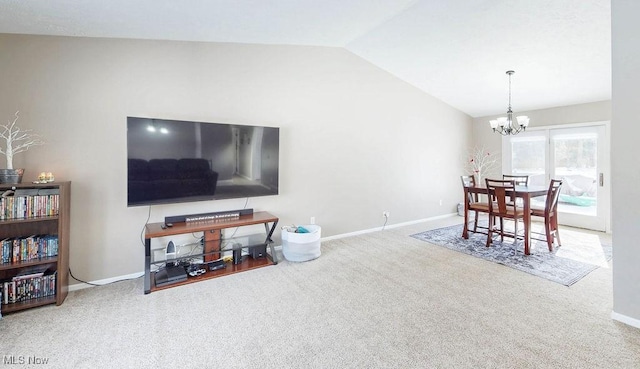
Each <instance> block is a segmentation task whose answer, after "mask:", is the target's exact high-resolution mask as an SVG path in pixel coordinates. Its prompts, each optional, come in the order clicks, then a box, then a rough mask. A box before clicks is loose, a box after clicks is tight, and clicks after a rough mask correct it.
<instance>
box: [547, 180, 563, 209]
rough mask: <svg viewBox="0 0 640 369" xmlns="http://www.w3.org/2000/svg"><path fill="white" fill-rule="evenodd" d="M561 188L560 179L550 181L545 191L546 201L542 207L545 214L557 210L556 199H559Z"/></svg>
mask: <svg viewBox="0 0 640 369" xmlns="http://www.w3.org/2000/svg"><path fill="white" fill-rule="evenodd" d="M561 188H562V180H561V179H552V180H551V182H550V183H549V189H548V190H547V201H546V203H545V205H544V212H545V213H547V214H548V213H553V212H555V211H556V210H557V209H558V199H559V198H560V189H561Z"/></svg>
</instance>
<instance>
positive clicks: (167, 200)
mask: <svg viewBox="0 0 640 369" xmlns="http://www.w3.org/2000/svg"><path fill="white" fill-rule="evenodd" d="M132 119H134V120H144V121H154V122H155V123H159V124H161V123H163V122H171V123H177V124H183V123H184V124H191V125H194V124H211V125H218V126H223V127H225V128H226V127H229V128H237V129H254V128H266V129H270V130H275V137H276V146H275V148H276V152H275V154H276V155H277V158H276V160H275V161H274V162H275V184H276V186H275V187H268V188H269V190H268V191H265V192H253V193H252V192H247V190H244V191H238V192H236V193H233V194H221V191H218V189H217V190H216V193H214V194H213V195H198V196H180V197H164V198H159V199H152V200H143V201H131V199H130V194H129V176H130V172H129V159H131V157H130V155H131V154H130V151H131V150H130V147H129V146H130V137H129V134H130V133H129V129H130V128H131V122H130V120H132ZM261 149H262V151H261V154H262V153H264V148H263V147H261ZM279 156H280V127H275V126H268V125H251V124H238V123H228V122H207V121H195V120H179V119H166V118H148V117H135V116H127V178H126V180H127V207H138V206H151V205H170V204H181V203H190V202H203V201H213V200H217V201H219V200H229V199H239V198H253V197H265V196H277V195H279V194H280V185H279V183H280V178H279V172H280V169H279V168H280V158H279ZM148 160H150V159H148ZM234 160H235V159H234ZM210 167H211V165H210ZM221 187H233V188H236V189H237V188H239V187H240V186H238V185H233V186H226V185H221ZM264 187H266V186H264Z"/></svg>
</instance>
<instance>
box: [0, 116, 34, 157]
mask: <svg viewBox="0 0 640 369" xmlns="http://www.w3.org/2000/svg"><path fill="white" fill-rule="evenodd" d="M18 113H20V112H19V111H17V112H16V114H15V118H14V119H13V121H11V120H8V121H7V124H4V125H0V138H2V139H4V141H5V147H4V148H3V147H0V154H3V155H4V156H5V157H6V158H7V169H13V156H14V155H15V154H19V153H21V152H25V151H27V150H29V148H30V147H32V146H38V145H44V141H43V140H41V139H40V136H39V135H37V134H35V133H31V130H30V129H25V130H23V129H20V127H18V126H17V125H16V123H17V122H18V118H19V116H18Z"/></svg>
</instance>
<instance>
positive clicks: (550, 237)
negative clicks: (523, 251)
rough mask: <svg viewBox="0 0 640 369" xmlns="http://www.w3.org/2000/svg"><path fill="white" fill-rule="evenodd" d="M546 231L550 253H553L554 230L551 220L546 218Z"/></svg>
mask: <svg viewBox="0 0 640 369" xmlns="http://www.w3.org/2000/svg"><path fill="white" fill-rule="evenodd" d="M544 229H545V233H546V235H547V246H548V247H549V251H553V230H552V226H551V219H550V218H549V217H546V218H544Z"/></svg>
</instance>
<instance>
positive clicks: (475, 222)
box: [473, 210, 478, 232]
mask: <svg viewBox="0 0 640 369" xmlns="http://www.w3.org/2000/svg"><path fill="white" fill-rule="evenodd" d="M474 213H475V215H476V216H475V218H474V219H473V231H474V232H477V231H478V211H477V210H476V211H475V212H474Z"/></svg>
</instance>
